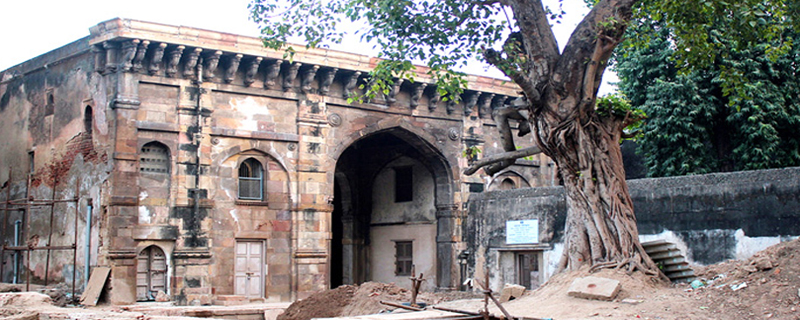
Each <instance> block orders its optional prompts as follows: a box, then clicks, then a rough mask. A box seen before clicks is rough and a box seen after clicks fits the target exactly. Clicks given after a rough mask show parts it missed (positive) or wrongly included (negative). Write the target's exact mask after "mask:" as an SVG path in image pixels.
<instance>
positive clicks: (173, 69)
mask: <svg viewBox="0 0 800 320" xmlns="http://www.w3.org/2000/svg"><path fill="white" fill-rule="evenodd" d="M183 49H186V47H184V46H177V47H175V48H174V49H172V51H170V52H169V60H168V61H167V71H166V73H167V77H170V78H173V77H175V74H176V73H178V63H180V62H181V56H182V55H183Z"/></svg>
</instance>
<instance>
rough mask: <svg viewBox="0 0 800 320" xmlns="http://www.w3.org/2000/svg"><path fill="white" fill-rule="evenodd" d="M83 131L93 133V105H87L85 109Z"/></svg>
mask: <svg viewBox="0 0 800 320" xmlns="http://www.w3.org/2000/svg"><path fill="white" fill-rule="evenodd" d="M83 132H86V134H89V135H91V134H92V107H90V106H86V109H84V111H83Z"/></svg>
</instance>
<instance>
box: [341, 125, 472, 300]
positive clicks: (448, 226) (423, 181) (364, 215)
mask: <svg viewBox="0 0 800 320" xmlns="http://www.w3.org/2000/svg"><path fill="white" fill-rule="evenodd" d="M452 177H453V175H452V172H451V170H450V164H449V162H448V161H447V159H446V158H445V157H444V156H443V155H442V153H441V152H440V151H439V150H437V149H436V147H434V146H433V145H432V144H431V143H430V142H428V141H426V139H424V138H422V137H421V136H419V135H417V134H415V133H413V132H411V131H409V130H408V129H405V128H403V127H402V126H398V127H392V128H388V129H383V130H380V131H376V132H373V133H370V134H367V135H365V136H363V137H361V138H360V139H358V140H356V141H354V142H352V143H351V144H350V145H349V146H348V147H347V148H346V149H345V150H343V152H342V153H341V155H340V156H339V158H338V161H337V163H336V173H335V183H334V185H335V186H334V188H335V192H334V211H333V214H332V232H333V237H332V242H331V286H332V287H336V286H338V285H341V284H357V283H362V282H365V281H381V282H387V283H388V282H395V283H398V284H400V285H404V284H405V283H406V282H409V280H408V278H409V276H410V275H411V272H412V266H413V269H414V271H415V272H416V274H419V273H423V274H425V277H426V278H427V279H429V281H428V282H427V283H426V284H425V285H426V286H427V287H428V289H434V288H436V287H437V286H438V287H444V288H446V287H450V286H451V281H452V279H451V276H452V274H451V272H450V270H449V267H450V264H449V263H448V261H452V259H453V254H454V250H453V246H452V245H453V243H454V242H453V241H452V239H453V236H454V232H455V230H453V228H452V223H451V221H450V220H451V219H452V218H453V214H452V207H453V206H452V203H453V192H452V190H453V187H454V182H453V178H452ZM456 280H457V279H456Z"/></svg>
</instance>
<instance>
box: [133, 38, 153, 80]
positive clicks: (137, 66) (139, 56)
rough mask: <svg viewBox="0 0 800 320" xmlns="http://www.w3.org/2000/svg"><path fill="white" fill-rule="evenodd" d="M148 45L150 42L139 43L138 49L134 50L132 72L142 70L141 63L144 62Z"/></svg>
mask: <svg viewBox="0 0 800 320" xmlns="http://www.w3.org/2000/svg"><path fill="white" fill-rule="evenodd" d="M149 45H150V41H148V40H144V41H142V42H140V43H139V47H138V48H136V56H134V57H133V72H139V71H141V70H142V62H143V61H144V55H145V54H146V53H147V47H148V46H149Z"/></svg>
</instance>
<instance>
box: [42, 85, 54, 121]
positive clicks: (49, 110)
mask: <svg viewBox="0 0 800 320" xmlns="http://www.w3.org/2000/svg"><path fill="white" fill-rule="evenodd" d="M55 111H56V96H55V95H53V89H49V90H47V103H46V104H45V105H44V115H46V116H49V115H51V114H53V113H55Z"/></svg>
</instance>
